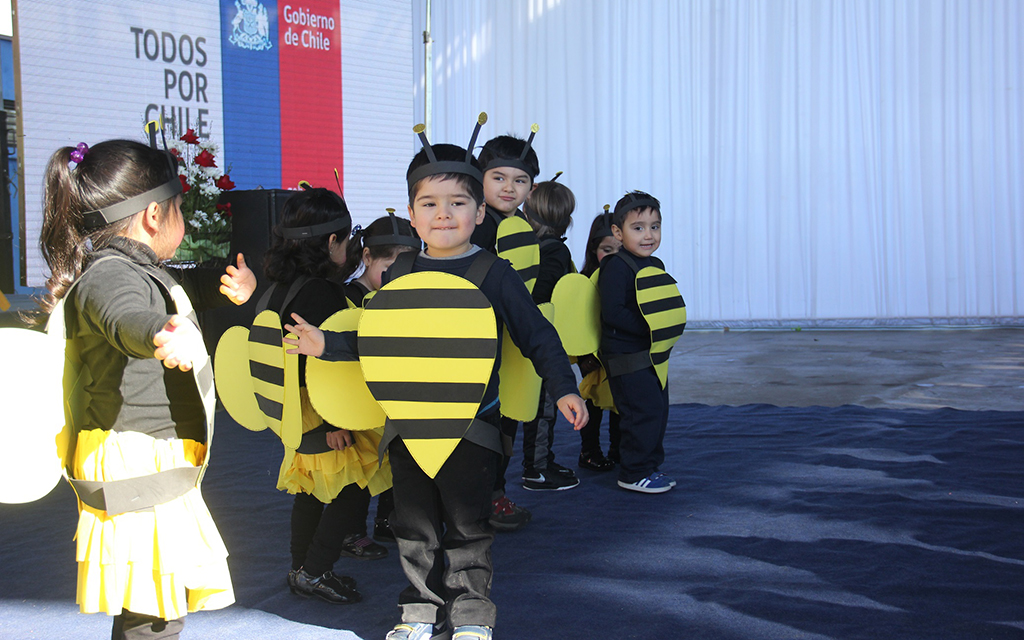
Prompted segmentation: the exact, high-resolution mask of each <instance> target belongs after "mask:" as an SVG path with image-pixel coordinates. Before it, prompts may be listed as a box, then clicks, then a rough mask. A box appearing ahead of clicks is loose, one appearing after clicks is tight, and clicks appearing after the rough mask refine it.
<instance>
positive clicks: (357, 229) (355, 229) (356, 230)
mask: <svg viewBox="0 0 1024 640" xmlns="http://www.w3.org/2000/svg"><path fill="white" fill-rule="evenodd" d="M362 230H363V225H361V224H357V225H356V226H354V227H352V237H353V238H354V237H356V236H357V235H359V233H360V232H361V231H362Z"/></svg>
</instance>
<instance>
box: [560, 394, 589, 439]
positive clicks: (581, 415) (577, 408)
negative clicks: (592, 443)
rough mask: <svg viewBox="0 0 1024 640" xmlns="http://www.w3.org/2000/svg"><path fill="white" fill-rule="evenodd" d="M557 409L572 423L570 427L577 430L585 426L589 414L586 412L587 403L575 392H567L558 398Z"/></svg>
mask: <svg viewBox="0 0 1024 640" xmlns="http://www.w3.org/2000/svg"><path fill="white" fill-rule="evenodd" d="M558 410H559V411H561V412H562V415H563V416H565V419H566V420H568V421H569V422H571V423H572V428H573V429H575V430H576V431H579V430H580V429H582V428H583V427H585V426H587V421H588V420H590V414H589V413H588V412H587V403H586V402H584V401H583V398H581V397H579V396H578V395H576V394H569V395H567V396H562V397H561V398H559V399H558Z"/></svg>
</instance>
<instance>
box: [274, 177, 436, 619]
mask: <svg viewBox="0 0 1024 640" xmlns="http://www.w3.org/2000/svg"><path fill="white" fill-rule="evenodd" d="M405 227H406V230H407V232H406V234H404V235H402V234H399V233H398V230H397V228H396V230H395V232H394V233H392V224H391V220H390V217H389V218H385V219H384V220H383V221H382V222H381V221H378V222H376V223H374V224H372V225H370V229H368V230H366V231H363V230H361V229H360V230H357V232H356V234H355V235H354V237H353V238H352V239H351V240H349V239H348V235H349V230H350V229H351V217H350V215H349V212H348V207H347V206H346V205H345V201H344V200H343V199H342V198H341V197H340V196H338V194H336V193H334V192H332V191H329V190H327V189H314V188H308V189H306V190H305V191H302V192H300V193H297V194H295V195H293V196H292V197H291V198H289V199H288V201H287V202H286V204H285V207H284V209H283V210H282V212H281V224H280V225H279V226H278V227H277V228H276V229H275V238H274V241H273V244H272V245H271V247H270V249H269V250H268V251H267V258H266V264H267V266H266V274H267V278H268V279H269V280H270V281H271V282H274V283H275V286H274V287H273V288H272V289H271V290H270V291H269V292H268V293H267V294H266V296H265V300H264V301H261V305H260V306H261V307H262V306H264V305H266V307H267V308H269V309H271V310H275V311H278V312H279V314H280V315H281V316H283V317H289V316H288V314H290V313H299V314H301V315H302V316H303V317H304V318H306V319H308V320H310V321H312V322H316V323H317V324H319V323H322V322H323V321H324V320H326V319H327V318H328V317H330V316H331V315H332V314H334V313H335V312H337V311H339V310H341V309H345V308H354V307H358V306H361V304H362V301H363V297H364V296H365V294H366V293H367V292H368V289H369V288H370V286H372V283H370V282H369V280H370V279H369V278H367V279H366V280H367V283H366V285H369V286H366V285H362V284H359V283H356V282H353V283H350V284H349V285H342V284H341V282H343V280H344V278H345V276H347V275H348V274H351V273H352V271H353V270H354V269H355V268H356V265H358V264H359V262H361V261H362V260H363V258H364V254H366V257H369V255H370V249H371V247H374V245H380V246H382V247H383V249H384V251H383V253H386V254H389V255H390V254H391V253H392V250H393V249H395V247H396V245H397V246H404V247H405V248H406V249H407V250H412V249H413V247H414V246H417V245H418V244H419V240H417V239H416V238H414V237H413V236H412V233H411V229H409V227H408V224H406V225H405ZM374 229H376V230H377V232H376V233H374V231H373V230H374ZM396 253H397V251H396ZM372 265H374V261H373V260H372V259H371V260H368V261H367V266H368V267H369V266H372ZM367 273H369V271H368V270H367ZM298 369H299V384H300V387H301V388H300V392H299V393H300V399H301V403H302V430H303V437H302V441H301V444H300V445H299V447H298V448H297V449H289V448H286V449H285V455H284V460H283V461H282V463H281V472H280V475H279V478H278V488H279V489H282V490H285V491H288V492H289V493H292V494H294V495H295V499H294V502H293V505H292V516H291V526H292V537H291V554H292V570H291V571H290V572H289V574H288V585H289V587H290V589H291V590H292V592H293V593H297V594H299V595H303V596H314V597H317V598H320V599H322V600H325V601H326V602H330V603H333V604H350V603H354V602H358V601H359V600H360V599H361V595H360V594H359V592H358V591H357V590H356V585H355V581H354V580H353V579H352V578H349V577H347V576H338V575H335V574H334V573H333V571H332V568H333V566H334V563H335V562H336V561H337V560H338V558H339V557H341V556H343V555H344V556H348V557H354V558H359V559H366V560H373V559H378V558H383V557H385V556H386V555H387V549H386V548H385V547H383V546H381V545H379V544H376V543H374V542H372V541H371V540H370V539H369V538H368V537H367V535H366V516H367V511H368V508H369V504H370V497H371V494H381V495H383V494H382V492H386V491H387V490H388V489H390V485H391V482H390V467H389V466H388V465H387V464H386V463H385V464H384V465H383V466H379V465H378V461H377V449H378V446H379V444H380V432H379V431H377V430H366V431H349V430H347V429H344V428H339V427H336V426H334V425H331V424H328V423H327V422H325V421H324V419H323V418H321V417H320V415H319V414H317V412H316V411H315V410H314V409H313V407H312V405H311V404H310V401H309V398H308V393H307V391H306V389H305V388H304V387H305V375H306V367H305V358H304V357H300V362H299V367H298ZM382 509H383V511H382V513H380V515H379V517H378V520H380V519H382V518H386V516H387V514H389V513H390V511H391V508H390V506H388V505H387V501H386V500H385V501H384V506H383V507H382Z"/></svg>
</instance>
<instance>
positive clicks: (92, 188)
mask: <svg viewBox="0 0 1024 640" xmlns="http://www.w3.org/2000/svg"><path fill="white" fill-rule="evenodd" d="M82 146H84V145H82ZM75 151H77V153H76V154H75V155H72V152H75ZM72 161H75V162H76V165H75V166H74V167H72V166H70V163H71V162H72ZM170 171H171V167H170V166H169V165H168V163H167V158H166V155H165V154H164V153H163V152H161V151H157V150H155V149H151V148H150V147H147V146H146V145H143V144H141V143H138V142H133V141H131V140H108V141H106V142H101V143H99V144H97V145H96V146H94V147H92V148H91V149H87V150H86V151H85V152H84V153H83V152H82V151H81V149H76V148H75V147H62V148H60V149H58V150H57V151H56V152H55V153H54V154H53V155H52V156H51V157H50V161H49V163H47V166H46V173H45V177H44V181H43V187H44V190H45V195H44V198H43V224H42V229H41V230H40V233H39V249H40V252H41V253H42V255H43V259H44V260H46V264H47V266H48V267H49V268H50V277H49V278H47V280H46V288H47V293H46V294H44V296H43V298H42V300H41V301H40V307H42V310H43V311H44V312H47V313H48V312H50V311H51V310H52V309H53V307H54V306H55V305H56V304H57V301H58V300H60V299H61V298H63V297H64V295H65V293H67V290H68V288H69V287H70V286H71V284H72V283H73V282H74V281H75V279H76V278H78V276H80V275H81V273H82V265H83V263H84V262H85V258H86V255H87V254H88V253H89V252H90V251H91V250H92V249H94V248H95V249H99V248H101V247H103V246H104V245H106V244H107V243H108V242H109V241H110V239H111V238H113V237H114V236H118V235H125V234H126V233H127V231H128V229H129V228H130V227H131V225H132V221H133V220H134V218H135V216H134V215H133V216H128V217H127V218H123V219H121V220H117V221H116V222H112V223H110V224H107V225H105V226H102V227H100V228H98V229H95V230H92V231H89V230H87V228H86V224H85V217H84V216H85V213H86V212H89V211H95V210H98V209H101V208H103V207H108V206H110V205H113V204H117V203H119V202H124V201H125V200H128V199H129V198H132V197H134V196H137V195H139V194H142V193H144V192H146V191H149V190H150V189H153V188H155V187H157V186H159V185H160V184H163V183H165V182H167V181H168V180H169V179H170V178H171V177H172V176H171V174H170ZM160 205H161V208H162V209H164V210H166V208H165V205H166V203H160ZM140 211H141V209H140Z"/></svg>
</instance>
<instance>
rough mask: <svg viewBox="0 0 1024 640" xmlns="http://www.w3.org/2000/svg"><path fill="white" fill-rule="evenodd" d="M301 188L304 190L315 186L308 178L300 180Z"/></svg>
mask: <svg viewBox="0 0 1024 640" xmlns="http://www.w3.org/2000/svg"><path fill="white" fill-rule="evenodd" d="M299 188H300V189H302V190H303V191H309V190H310V189H312V188H313V185H311V184H309V181H308V180H299Z"/></svg>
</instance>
